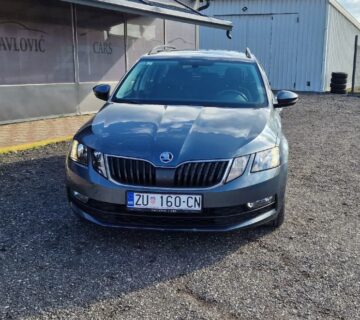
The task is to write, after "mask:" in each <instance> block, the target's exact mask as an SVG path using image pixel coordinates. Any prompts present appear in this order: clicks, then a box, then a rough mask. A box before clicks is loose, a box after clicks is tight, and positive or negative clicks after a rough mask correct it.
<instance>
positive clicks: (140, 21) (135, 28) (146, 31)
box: [126, 16, 164, 68]
mask: <svg viewBox="0 0 360 320" xmlns="http://www.w3.org/2000/svg"><path fill="white" fill-rule="evenodd" d="M163 44H164V20H162V19H154V18H149V17H132V16H129V17H128V18H127V42H126V48H127V61H128V68H131V67H132V66H133V64H134V63H135V62H136V61H137V60H138V59H139V58H140V57H141V56H142V55H143V54H145V53H147V52H149V51H150V50H151V49H152V48H154V47H155V46H158V45H163Z"/></svg>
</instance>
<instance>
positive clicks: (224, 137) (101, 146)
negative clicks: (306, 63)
mask: <svg viewBox="0 0 360 320" xmlns="http://www.w3.org/2000/svg"><path fill="white" fill-rule="evenodd" d="M158 51H160V50H156V53H155V54H148V55H146V56H143V57H142V58H141V59H140V60H139V61H138V62H137V63H136V64H135V66H134V67H133V68H132V69H131V70H130V71H129V72H128V73H127V74H126V75H125V77H124V78H123V79H122V80H121V81H120V83H119V84H118V86H117V87H116V88H115V90H113V92H112V93H111V94H110V86H108V85H99V86H96V87H95V88H94V93H95V95H96V96H97V97H98V98H100V99H102V100H105V101H106V103H105V105H104V106H103V107H102V108H101V110H100V111H99V112H98V113H97V114H96V115H95V116H94V117H93V118H92V119H91V120H90V121H89V122H87V123H86V124H85V125H84V126H83V127H82V128H81V129H80V130H79V131H78V132H77V133H76V135H75V137H74V140H73V142H72V146H71V150H70V152H69V156H68V157H67V161H66V175H67V190H68V198H69V201H70V205H71V208H72V209H73V211H74V212H75V213H76V214H77V215H79V216H80V217H82V218H84V219H86V220H88V221H91V222H94V223H96V224H98V225H101V226H106V227H121V228H136V229H156V230H180V231H230V230H235V229H241V228H247V227H253V226H259V225H267V226H272V227H279V226H280V225H281V224H282V222H283V221H284V212H285V188H286V182H287V171H288V169H287V166H288V143H287V141H286V138H285V136H284V135H283V132H282V128H281V119H280V115H279V108H283V107H286V106H289V105H293V104H295V103H296V101H297V99H298V96H297V95H296V94H295V93H292V92H289V91H280V92H278V94H277V95H276V97H274V95H273V92H272V90H271V88H270V85H269V82H268V80H267V77H266V75H265V72H264V70H263V69H262V67H261V65H260V64H259V63H258V61H257V60H256V58H255V57H254V56H253V55H252V54H251V52H250V50H248V49H247V50H246V52H245V53H239V52H232V51H201V50H200V51H176V50H169V48H167V47H164V48H163V51H161V52H158Z"/></svg>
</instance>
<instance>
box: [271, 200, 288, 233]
mask: <svg viewBox="0 0 360 320" xmlns="http://www.w3.org/2000/svg"><path fill="white" fill-rule="evenodd" d="M284 220H285V203H284V204H283V206H282V208H281V209H280V211H279V213H278V215H277V217H276V219H275V220H273V221H270V222H269V223H268V224H267V226H268V227H270V228H274V229H277V228H279V227H280V226H281V225H282V224H283V223H284Z"/></svg>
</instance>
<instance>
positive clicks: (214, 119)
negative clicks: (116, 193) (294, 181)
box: [81, 103, 277, 166]
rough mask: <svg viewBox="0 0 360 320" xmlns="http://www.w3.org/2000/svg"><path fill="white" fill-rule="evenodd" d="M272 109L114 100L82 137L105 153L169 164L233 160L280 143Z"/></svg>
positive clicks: (97, 116) (84, 140)
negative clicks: (168, 157) (165, 158)
mask: <svg viewBox="0 0 360 320" xmlns="http://www.w3.org/2000/svg"><path fill="white" fill-rule="evenodd" d="M272 112H273V111H272V110H271V108H261V109H252V108H242V109H241V108H218V107H202V106H167V105H139V104H118V103H110V104H108V105H105V107H104V108H103V109H102V110H101V111H100V112H99V113H98V114H97V115H96V116H95V117H94V119H93V121H92V122H90V123H89V125H88V128H87V129H88V130H85V129H84V131H88V132H89V131H90V127H91V133H90V132H89V134H85V135H83V136H82V137H81V139H82V141H83V142H84V143H86V144H87V145H88V146H90V147H91V148H94V149H96V150H98V151H101V152H103V153H105V154H112V155H120V156H126V157H134V158H141V159H147V160H149V161H151V162H152V163H154V164H155V165H162V166H164V164H163V163H161V162H160V158H159V156H160V154H161V153H162V152H165V151H167V152H171V153H172V154H173V155H174V160H173V161H172V162H171V163H170V164H168V166H176V165H177V164H179V163H181V162H184V161H189V160H210V159H230V158H233V157H235V156H239V155H244V154H249V153H253V152H256V151H259V150H263V149H266V148H270V147H272V146H274V145H275V143H276V137H277V126H276V125H275V124H276V121H271V119H272Z"/></svg>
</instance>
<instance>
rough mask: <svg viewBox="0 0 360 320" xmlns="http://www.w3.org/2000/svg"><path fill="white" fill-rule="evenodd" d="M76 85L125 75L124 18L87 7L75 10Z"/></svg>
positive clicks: (112, 79)
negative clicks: (77, 71) (77, 62)
mask: <svg viewBox="0 0 360 320" xmlns="http://www.w3.org/2000/svg"><path fill="white" fill-rule="evenodd" d="M76 14H77V21H78V25H77V39H78V59H79V77H80V79H79V80H80V82H100V81H119V80H120V78H121V77H122V75H123V74H124V73H125V39H124V30H125V27H124V25H125V19H124V17H123V15H121V14H118V13H112V12H104V13H103V14H101V15H99V14H98V12H97V11H96V10H94V9H93V8H88V7H79V8H78V9H77V12H76Z"/></svg>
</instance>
